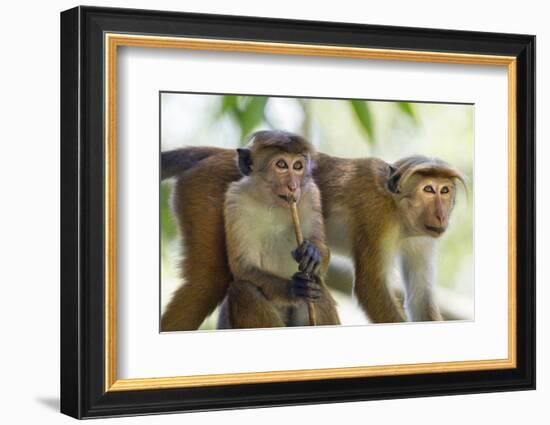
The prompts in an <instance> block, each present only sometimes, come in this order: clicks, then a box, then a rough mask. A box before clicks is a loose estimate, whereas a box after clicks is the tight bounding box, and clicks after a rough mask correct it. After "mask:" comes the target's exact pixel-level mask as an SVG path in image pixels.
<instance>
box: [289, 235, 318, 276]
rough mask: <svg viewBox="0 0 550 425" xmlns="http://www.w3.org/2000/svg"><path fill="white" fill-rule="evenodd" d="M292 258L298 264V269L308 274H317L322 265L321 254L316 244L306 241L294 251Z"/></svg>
mask: <svg viewBox="0 0 550 425" xmlns="http://www.w3.org/2000/svg"><path fill="white" fill-rule="evenodd" d="M292 258H294V260H295V261H296V262H297V263H298V269H299V270H300V271H301V272H305V273H307V274H312V273H313V274H315V273H317V271H318V270H319V266H320V265H321V252H320V251H319V248H317V246H315V244H314V243H312V242H310V241H306V240H304V241H303V242H302V243H301V245H300V246H299V247H298V248H296V249H295V250H294V251H292Z"/></svg>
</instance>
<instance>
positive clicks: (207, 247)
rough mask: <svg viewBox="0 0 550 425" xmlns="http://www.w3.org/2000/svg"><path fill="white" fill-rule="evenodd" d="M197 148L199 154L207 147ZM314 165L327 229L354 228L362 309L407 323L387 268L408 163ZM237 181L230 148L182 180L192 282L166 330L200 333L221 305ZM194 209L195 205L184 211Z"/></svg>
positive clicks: (177, 297)
mask: <svg viewBox="0 0 550 425" xmlns="http://www.w3.org/2000/svg"><path fill="white" fill-rule="evenodd" d="M191 149H195V152H200V151H201V149H206V148H191ZM163 155H164V153H163ZM423 161H424V162H429V161H430V160H429V159H424V160H423ZM315 162H316V166H315V169H314V179H315V182H316V183H317V185H318V186H319V189H320V191H321V194H322V210H323V214H324V216H325V224H326V225H327V226H330V221H328V220H327V219H328V218H330V217H332V216H334V215H335V214H343V216H342V220H343V221H344V222H347V223H348V224H349V226H350V232H349V233H350V239H351V241H350V242H351V244H350V245H351V247H350V248H351V252H350V255H351V256H352V258H353V261H354V266H355V282H354V291H355V294H356V296H357V299H358V301H359V303H360V305H361V306H362V308H363V309H364V311H365V312H366V314H367V315H368V316H369V318H370V319H371V321H373V322H375V323H382V322H400V321H404V320H406V318H405V316H404V314H403V311H402V309H401V308H400V307H398V303H397V302H396V300H395V296H394V295H393V293H392V292H391V291H390V289H389V288H388V282H387V267H388V263H389V261H390V259H392V258H393V255H394V254H395V251H396V250H398V249H399V244H398V242H399V239H400V231H401V229H400V220H401V218H400V211H399V207H398V204H397V202H396V199H395V194H394V193H392V192H391V191H390V190H388V182H389V181H390V177H391V176H392V175H394V171H395V169H399V170H400V171H401V172H404V171H405V170H406V168H407V167H405V165H406V164H405V163H404V162H399V163H396V164H394V165H395V166H394V167H392V166H391V165H390V164H388V163H386V162H384V161H382V160H379V159H374V158H367V159H341V158H335V157H331V156H328V155H325V154H321V153H319V154H316V156H315ZM419 162H422V161H416V160H415V162H414V163H415V165H419ZM451 169H452V167H446V166H441V164H440V163H437V162H434V163H432V166H431V168H430V170H431V172H435V173H437V171H438V170H444V171H443V173H446V171H445V170H451ZM238 178H240V174H239V172H238V169H237V166H236V162H235V159H234V154H233V151H232V150H229V149H228V150H220V152H218V153H216V154H213V155H211V156H210V157H208V158H206V159H203V160H201V161H200V162H198V163H197V164H195V165H194V168H191V169H190V170H188V171H185V172H182V173H180V174H179V176H178V181H177V188H176V191H175V193H174V203H175V205H177V207H176V215H177V216H178V219H179V221H180V226H181V231H182V234H183V239H184V241H185V246H186V255H187V258H186V260H184V267H183V270H184V271H185V276H184V277H185V280H186V283H185V284H184V285H183V286H182V287H180V288H179V289H178V290H177V291H176V293H175V294H174V296H173V298H172V301H171V302H170V304H169V306H168V308H167V311H166V312H165V314H164V315H163V318H162V324H161V328H162V330H164V331H165V330H187V329H196V328H197V327H198V326H199V325H200V323H201V322H202V321H203V320H204V319H205V317H206V316H207V315H208V314H209V313H210V312H211V311H212V310H213V309H214V308H215V306H216V305H218V304H219V303H221V301H222V300H223V297H224V295H225V293H226V291H227V285H228V282H229V281H230V280H231V274H230V272H229V267H228V264H227V259H226V254H225V253H226V249H225V243H224V240H225V238H224V230H223V213H222V204H223V199H224V193H225V191H226V189H227V187H228V184H229V183H231V182H232V181H235V180H237V179H238ZM457 178H458V177H457ZM459 180H460V178H459ZM188 203H191V204H192V205H193V206H186V205H187V204H188ZM342 211H344V212H342ZM337 230H338V229H337ZM430 317H431V318H433V319H438V318H439V316H438V314H437V313H433V314H432V313H430Z"/></svg>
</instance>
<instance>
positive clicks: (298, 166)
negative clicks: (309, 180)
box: [292, 161, 304, 170]
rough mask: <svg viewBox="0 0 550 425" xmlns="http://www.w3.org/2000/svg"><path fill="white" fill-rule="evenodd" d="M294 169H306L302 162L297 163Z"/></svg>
mask: <svg viewBox="0 0 550 425" xmlns="http://www.w3.org/2000/svg"><path fill="white" fill-rule="evenodd" d="M292 168H294V169H295V170H301V169H302V168H304V164H302V163H301V162H300V161H297V162H295V163H294V166H293V167H292Z"/></svg>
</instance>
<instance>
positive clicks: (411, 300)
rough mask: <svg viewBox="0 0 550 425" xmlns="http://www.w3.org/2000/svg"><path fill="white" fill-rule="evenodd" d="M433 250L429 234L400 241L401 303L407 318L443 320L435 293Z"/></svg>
mask: <svg viewBox="0 0 550 425" xmlns="http://www.w3.org/2000/svg"><path fill="white" fill-rule="evenodd" d="M434 251H435V241H434V240H433V239H432V238H410V239H408V240H405V241H404V242H403V243H402V245H401V265H402V268H403V277H404V283H405V289H406V294H405V299H404V305H405V309H406V310H407V314H408V316H409V319H410V320H412V321H414V322H423V321H430V320H443V317H442V316H441V313H440V311H439V307H438V305H437V303H436V301H435V297H434V288H433V282H435V281H436V279H435V275H436V272H435V262H434V256H435V254H434Z"/></svg>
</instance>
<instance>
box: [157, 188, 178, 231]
mask: <svg viewBox="0 0 550 425" xmlns="http://www.w3.org/2000/svg"><path fill="white" fill-rule="evenodd" d="M172 189H173V184H171V183H169V182H162V183H161V185H160V228H161V233H162V237H163V239H164V238H166V239H167V240H171V239H174V238H175V237H176V235H177V233H178V229H177V226H176V221H175V220H174V216H173V215H172V210H171V208H170V195H171V193H172Z"/></svg>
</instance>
